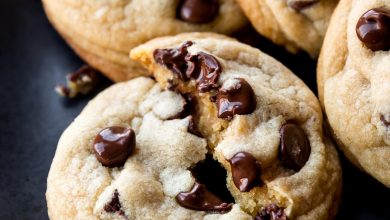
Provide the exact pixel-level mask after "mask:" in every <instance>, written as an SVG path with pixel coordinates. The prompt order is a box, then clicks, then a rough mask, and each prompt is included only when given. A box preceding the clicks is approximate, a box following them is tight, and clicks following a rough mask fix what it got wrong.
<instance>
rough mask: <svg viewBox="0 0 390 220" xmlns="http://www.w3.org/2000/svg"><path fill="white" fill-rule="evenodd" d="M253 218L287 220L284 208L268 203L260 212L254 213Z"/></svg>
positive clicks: (258, 219)
mask: <svg viewBox="0 0 390 220" xmlns="http://www.w3.org/2000/svg"><path fill="white" fill-rule="evenodd" d="M254 220H288V217H287V215H286V213H284V209H283V208H280V207H278V206H277V205H275V204H270V205H268V206H266V207H265V208H263V209H262V210H261V212H260V213H258V214H257V215H256V217H255V218H254Z"/></svg>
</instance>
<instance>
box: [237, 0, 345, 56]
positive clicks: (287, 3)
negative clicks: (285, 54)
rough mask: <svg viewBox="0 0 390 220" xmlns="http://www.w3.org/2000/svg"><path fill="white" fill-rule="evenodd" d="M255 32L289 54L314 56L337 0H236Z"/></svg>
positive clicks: (319, 47) (316, 54)
mask: <svg viewBox="0 0 390 220" xmlns="http://www.w3.org/2000/svg"><path fill="white" fill-rule="evenodd" d="M238 2H239V3H240V5H241V8H242V9H243V11H244V12H245V14H246V15H247V16H248V18H249V20H250V21H251V23H252V24H253V26H254V27H255V28H256V30H257V31H258V32H259V33H260V34H262V35H264V36H265V37H267V38H269V39H270V40H272V41H273V42H274V43H276V44H279V45H282V46H285V47H286V48H287V49H288V50H289V51H291V52H294V53H296V52H298V50H304V51H306V52H308V53H309V54H310V55H311V56H312V57H317V56H318V54H319V52H320V49H321V45H322V41H323V38H324V35H325V32H326V29H327V27H328V23H329V19H330V16H331V15H332V13H333V10H334V8H335V7H336V5H337V3H338V0H238Z"/></svg>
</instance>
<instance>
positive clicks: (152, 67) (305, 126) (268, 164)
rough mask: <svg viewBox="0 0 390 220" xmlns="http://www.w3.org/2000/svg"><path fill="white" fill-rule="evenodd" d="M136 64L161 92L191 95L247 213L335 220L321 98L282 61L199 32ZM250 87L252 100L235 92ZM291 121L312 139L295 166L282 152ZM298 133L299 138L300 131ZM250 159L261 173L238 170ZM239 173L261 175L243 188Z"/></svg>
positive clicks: (144, 50) (151, 47)
mask: <svg viewBox="0 0 390 220" xmlns="http://www.w3.org/2000/svg"><path fill="white" fill-rule="evenodd" d="M227 48H228V49H227ZM131 58H133V59H135V60H138V61H140V62H141V63H142V64H144V65H145V66H146V67H147V68H148V69H149V71H151V72H153V74H154V77H155V79H156V81H157V82H158V83H159V85H160V86H161V88H165V89H170V90H172V91H175V92H178V93H180V94H187V95H190V96H191V97H192V98H191V104H190V105H191V109H192V110H191V115H192V118H193V120H194V124H195V127H196V129H197V130H198V131H199V132H200V134H201V137H203V138H205V139H206V140H207V143H208V144H207V149H208V152H209V153H211V154H213V157H214V158H215V159H216V160H218V161H219V163H221V164H222V165H223V167H224V168H225V169H226V170H227V187H228V189H229V191H230V193H231V194H232V196H233V197H234V200H235V203H237V204H239V206H240V207H241V208H242V209H243V210H244V211H245V212H247V213H248V214H250V215H252V216H256V215H258V216H259V215H261V214H262V213H263V214H264V213H265V214H266V210H271V209H272V208H270V207H271V206H272V205H275V206H276V207H278V208H280V209H282V210H283V212H282V213H284V214H286V216H288V217H290V218H297V217H300V216H303V215H308V216H312V217H315V218H317V219H326V218H328V217H331V216H333V215H334V211H335V209H336V207H337V202H335V200H336V201H337V198H338V194H339V191H340V184H341V179H340V167H339V164H338V159H337V154H336V153H335V150H334V148H333V146H331V145H332V144H331V143H330V142H328V141H327V140H326V137H324V136H323V134H322V118H321V111H320V109H319V105H318V103H317V101H316V99H315V97H314V95H313V94H312V93H311V92H310V91H309V90H308V89H307V87H306V86H305V85H304V84H303V83H302V82H301V81H300V80H299V79H297V78H296V77H295V76H294V75H293V74H291V73H290V72H289V71H288V70H287V69H286V68H284V67H283V66H282V65H281V64H280V63H278V62H277V61H275V60H273V59H272V58H269V57H268V56H267V55H265V54H262V53H261V52H260V51H258V50H256V49H254V48H250V47H248V46H245V45H242V44H240V43H238V42H235V41H233V40H231V39H229V38H226V37H222V36H220V35H215V34H198V33H193V34H183V35H179V36H177V37H168V38H160V39H157V40H154V41H151V42H149V43H147V44H145V45H142V46H140V47H138V48H136V49H134V50H133V51H132V52H131ZM240 80H243V81H244V82H241V83H240ZM244 84H245V85H244ZM246 84H247V86H249V87H250V88H251V89H252V90H253V94H250V92H246V93H245V94H244V95H242V96H240V95H237V94H236V93H234V90H235V88H237V87H239V89H238V90H237V91H243V90H245V89H244V87H245V86H246ZM232 90H233V92H232V93H231V94H227V93H229V91H232ZM226 91H228V92H226ZM251 96H254V99H255V100H254V102H255V107H254V109H250V108H251V107H250V105H251V104H250V102H251V100H250V99H251ZM226 100H228V101H227V103H226ZM229 101H230V102H229ZM252 101H253V100H252ZM248 106H249V107H248ZM290 123H291V124H294V126H297V127H300V128H302V134H303V136H304V138H303V139H305V138H307V141H308V145H309V150H307V149H305V147H303V148H300V149H298V151H300V153H298V154H299V155H300V156H301V157H302V158H304V157H306V158H305V159H303V161H304V162H303V163H302V164H301V165H297V164H294V162H292V163H289V162H288V159H287V158H285V157H284V151H283V149H282V148H281V145H282V143H281V142H283V141H284V139H283V135H284V134H283V131H284V130H283V129H284V128H285V126H286V125H288V124H290ZM286 129H287V128H286ZM293 130H294V131H295V130H297V129H296V128H295V127H294V129H293ZM298 133H299V132H298ZM294 135H295V136H294V137H295V138H297V139H299V138H298V137H297V135H298V136H300V135H301V133H299V134H296V133H294ZM286 136H288V135H286ZM298 142H299V141H298ZM299 144H301V145H305V140H302V141H301V143H299ZM299 144H298V145H299ZM305 151H306V154H307V155H304V154H305ZM239 153H244V154H249V155H250V156H247V157H246V156H245V155H242V154H239ZM236 157H237V158H236ZM238 157H241V158H245V159H244V160H240V158H238ZM248 157H253V158H254V159H255V161H256V163H258V164H259V165H260V168H259V169H260V171H259V173H257V174H253V172H255V171H253V170H252V171H251V172H252V173H250V172H249V171H248V172H249V173H242V172H238V171H237V170H236V171H235V170H234V169H235V163H234V162H233V161H235V160H236V159H237V161H238V162H237V164H238V167H240V166H247V167H252V168H253V167H254V166H252V165H251V164H250V162H248V160H250V159H248ZM286 157H288V156H286ZM295 162H296V161H295ZM248 164H249V165H248ZM253 169H256V168H253ZM240 175H241V176H242V175H244V176H245V175H247V176H251V175H255V176H256V175H259V176H258V179H257V181H255V180H251V179H250V178H247V179H246V180H248V179H249V181H252V182H253V185H252V186H251V187H249V189H248V188H245V187H243V188H242V189H241V188H240V183H237V181H236V180H237V178H239V177H240ZM237 176H238V177H237ZM325 179H327V180H326V181H325ZM241 180H245V178H243V179H240V181H241ZM252 182H251V183H252ZM254 182H256V183H254ZM318 195H320V196H318ZM319 197H321V199H320V198H319ZM303 201H305V202H303ZM309 201H310V202H309ZM302 202H303V203H302ZM279 211H280V210H279ZM270 212H271V211H270Z"/></svg>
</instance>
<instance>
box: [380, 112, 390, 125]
mask: <svg viewBox="0 0 390 220" xmlns="http://www.w3.org/2000/svg"><path fill="white" fill-rule="evenodd" d="M380 118H381V121H382V122H383V124H384V125H385V126H386V127H390V121H388V120H386V118H385V116H384V115H381V117H380Z"/></svg>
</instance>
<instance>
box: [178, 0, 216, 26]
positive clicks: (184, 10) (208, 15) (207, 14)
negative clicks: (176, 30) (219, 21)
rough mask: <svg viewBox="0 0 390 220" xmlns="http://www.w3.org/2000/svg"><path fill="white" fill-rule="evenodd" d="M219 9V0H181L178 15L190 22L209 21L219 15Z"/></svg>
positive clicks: (200, 22)
mask: <svg viewBox="0 0 390 220" xmlns="http://www.w3.org/2000/svg"><path fill="white" fill-rule="evenodd" d="M218 10H219V0H181V1H180V3H179V5H178V8H177V17H178V18H179V19H181V20H183V21H186V22H189V23H196V24H203V23H209V22H211V21H213V20H214V18H215V17H216V16H217V14H218Z"/></svg>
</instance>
